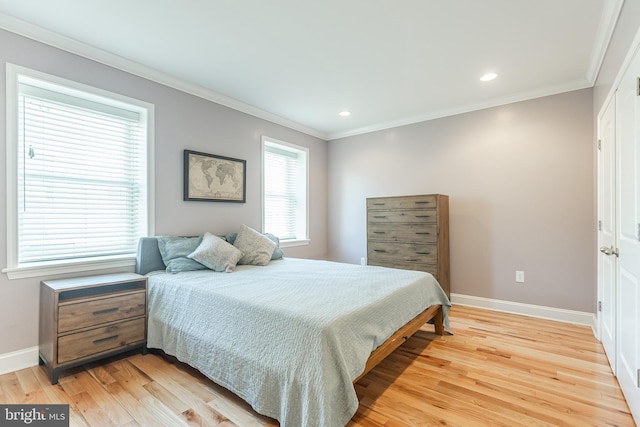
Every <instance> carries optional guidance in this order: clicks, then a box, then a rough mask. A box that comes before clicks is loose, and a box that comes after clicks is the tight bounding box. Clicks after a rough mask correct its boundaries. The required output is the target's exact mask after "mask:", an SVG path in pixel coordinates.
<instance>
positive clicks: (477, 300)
mask: <svg viewBox="0 0 640 427" xmlns="http://www.w3.org/2000/svg"><path fill="white" fill-rule="evenodd" d="M451 303H452V304H458V305H466V306H469V307H478V308H485V309H487V310H494V311H502V312H505V313H512V314H520V315H523V316H530V317H538V318H541V319H549V320H556V321H558V322H566V323H575V324H578V325H585V326H589V327H590V328H591V329H592V331H593V334H594V336H596V337H597V334H596V332H597V318H596V316H595V314H593V313H587V312H584V311H573V310H564V309H562V308H554V307H544V306H541V305H532V304H523V303H520V302H511V301H501V300H496V299H491V298H483V297H475V296H471V295H461V294H454V293H452V294H451Z"/></svg>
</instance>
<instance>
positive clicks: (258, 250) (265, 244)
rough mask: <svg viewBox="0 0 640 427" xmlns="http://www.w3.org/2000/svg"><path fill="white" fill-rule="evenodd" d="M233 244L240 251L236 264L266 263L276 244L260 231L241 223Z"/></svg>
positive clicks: (269, 259)
mask: <svg viewBox="0 0 640 427" xmlns="http://www.w3.org/2000/svg"><path fill="white" fill-rule="evenodd" d="M233 246H235V247H236V248H238V249H239V250H240V252H242V258H240V261H239V262H238V264H251V265H267V264H269V261H271V255H273V251H274V250H275V249H276V244H275V243H274V242H273V241H272V240H271V239H269V238H268V237H267V236H265V235H263V234H262V233H259V232H257V231H256V230H254V229H253V228H250V227H247V226H246V225H244V224H242V226H241V227H240V231H239V232H238V236H236V240H235V242H234V243H233Z"/></svg>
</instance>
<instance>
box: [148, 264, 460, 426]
mask: <svg viewBox="0 0 640 427" xmlns="http://www.w3.org/2000/svg"><path fill="white" fill-rule="evenodd" d="M149 276H150V277H149V284H150V285H149V331H148V343H147V344H148V347H150V348H159V349H162V350H164V351H165V352H166V353H167V354H170V355H173V356H176V357H177V358H178V359H179V360H180V361H183V362H186V363H188V364H189V365H191V366H193V367H195V368H197V369H198V370H200V371H201V372H202V373H203V374H205V375H206V376H208V377H209V378H211V379H212V380H213V381H214V382H216V383H218V384H220V385H222V386H224V387H226V388H228V389H229V390H231V391H233V392H234V393H236V394H237V395H239V396H240V397H242V398H243V399H244V400H246V401H247V402H248V403H249V404H250V405H251V406H252V407H253V408H254V409H255V410H256V411H257V412H259V413H261V414H264V415H267V416H269V417H272V418H275V419H277V420H279V421H280V423H281V425H282V426H283V427H301V426H304V427H314V426H317V427H332V426H344V425H345V424H346V423H347V422H348V421H349V420H350V419H351V417H352V416H353V415H354V413H355V412H356V410H357V408H358V400H357V396H356V393H355V390H354V388H353V384H352V382H353V380H354V379H355V378H356V377H357V376H358V375H360V374H361V373H362V372H363V371H364V367H365V364H366V361H367V358H368V357H369V355H370V354H371V352H372V351H373V350H374V349H375V348H377V347H378V346H379V345H380V344H381V343H383V342H384V341H385V340H386V339H387V338H388V337H390V336H391V335H392V334H393V333H394V332H395V331H396V330H397V329H399V328H400V327H401V326H402V325H404V324H405V323H407V322H408V321H409V320H411V319H412V318H414V317H415V316H416V315H418V314H419V313H420V312H422V311H423V310H424V309H425V308H427V307H429V306H431V305H434V304H442V305H443V308H444V317H445V328H446V329H448V323H447V322H448V320H447V319H448V318H447V312H448V310H449V307H450V304H449V301H448V299H447V297H446V296H445V294H444V292H443V291H442V289H441V288H440V286H439V285H438V283H437V282H436V280H435V279H434V278H433V276H431V275H430V274H428V273H423V272H415V271H405V270H397V269H390V268H384V267H363V266H357V265H352V264H341V263H334V262H328V261H315V260H302V259H294V258H286V259H283V260H278V261H272V262H271V263H270V264H269V265H268V266H265V267H257V266H246V265H242V266H238V268H237V271H236V272H234V273H216V272H212V271H190V272H183V273H178V274H169V273H151V274H150V275H149Z"/></svg>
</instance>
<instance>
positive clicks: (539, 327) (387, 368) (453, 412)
mask: <svg viewBox="0 0 640 427" xmlns="http://www.w3.org/2000/svg"><path fill="white" fill-rule="evenodd" d="M450 321H451V327H452V330H453V332H454V334H455V335H453V336H450V335H449V336H444V337H439V336H436V335H435V334H434V333H433V332H430V328H431V330H432V329H433V327H430V326H425V327H424V328H423V330H421V331H418V333H417V334H416V335H415V336H414V337H412V338H410V339H409V340H408V341H407V342H406V343H405V344H403V345H402V346H401V347H400V348H399V349H398V350H396V351H395V352H394V353H393V354H392V355H390V356H389V357H388V358H387V359H386V360H385V361H383V362H382V363H381V364H380V365H378V366H377V367H376V368H375V369H374V370H373V371H371V372H370V373H369V374H367V375H366V376H365V377H364V378H362V379H361V380H360V382H359V383H358V384H357V385H356V391H357V393H358V397H359V399H360V408H359V409H358V412H357V414H356V415H355V416H354V418H353V420H352V422H351V423H350V424H349V426H350V427H356V426H367V427H375V426H385V427H407V426H464V427H473V426H483V427H484V426H509V427H515V426H527V427H528V426H591V425H593V426H634V425H635V424H634V422H633V419H632V418H631V415H630V414H629V409H628V407H627V405H626V403H625V401H624V398H623V396H622V393H621V391H620V388H619V386H618V384H617V382H616V379H615V378H614V377H613V375H612V373H611V370H610V368H609V365H608V363H607V359H606V357H605V355H604V352H603V349H602V346H601V345H600V344H599V343H598V342H597V341H596V340H595V338H594V337H593V334H592V332H591V329H589V328H587V327H583V326H576V325H569V324H564V323H558V322H552V321H546V320H539V319H533V318H528V317H522V316H516V315H509V314H504V313H496V312H490V311H484V310H479V309H472V308H466V307H461V306H455V307H454V308H453V309H452V311H451V315H450ZM0 402H2V403H34V404H35V403H68V404H70V411H71V425H72V426H86V425H89V426H112V425H115V426H174V425H176V426H177V425H196V426H198V425H203V426H241V427H245V426H277V425H278V424H277V423H276V422H275V421H273V420H270V419H267V418H264V417H261V416H259V415H257V414H256V413H254V412H253V411H252V410H251V408H250V407H249V406H248V405H247V404H246V403H244V402H242V401H241V400H240V399H238V398H237V397H235V396H234V395H232V394H231V393H230V392H228V391H226V390H224V389H222V388H221V387H218V386H217V385H215V384H213V383H212V382H211V381H209V380H208V379H206V378H205V377H203V376H202V375H200V374H199V373H198V372H197V371H195V370H193V369H191V368H189V367H187V366H185V365H183V364H180V363H173V362H169V361H167V360H165V359H164V358H162V357H160V356H157V355H152V354H149V355H146V356H142V355H140V354H134V355H130V356H128V357H124V358H119V359H109V360H108V361H106V362H103V363H95V364H91V365H87V366H84V367H80V368H77V369H74V370H71V371H68V373H67V374H64V375H63V376H61V378H60V383H59V384H58V385H55V386H52V385H51V384H50V383H49V381H48V379H47V377H46V376H45V375H44V373H43V371H42V369H41V368H40V367H33V368H28V369H23V370H21V371H17V372H13V373H9V374H5V375H2V376H0Z"/></svg>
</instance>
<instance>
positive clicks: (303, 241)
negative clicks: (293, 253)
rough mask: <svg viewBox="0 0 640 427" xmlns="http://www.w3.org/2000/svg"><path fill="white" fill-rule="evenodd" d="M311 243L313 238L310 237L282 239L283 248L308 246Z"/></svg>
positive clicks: (281, 245)
mask: <svg viewBox="0 0 640 427" xmlns="http://www.w3.org/2000/svg"><path fill="white" fill-rule="evenodd" d="M309 243H311V240H309V239H300V240H284V241H283V240H280V247H281V248H291V247H294V246H307V245H308V244H309Z"/></svg>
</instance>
